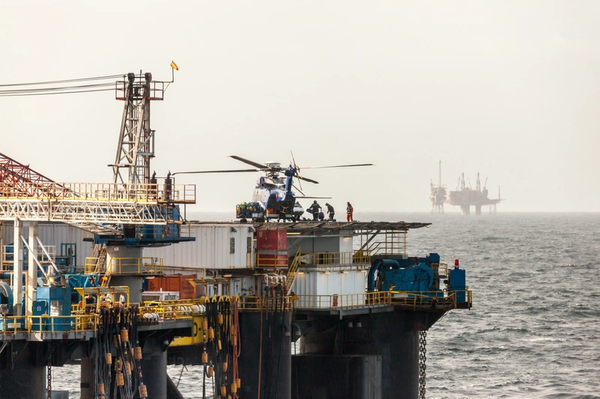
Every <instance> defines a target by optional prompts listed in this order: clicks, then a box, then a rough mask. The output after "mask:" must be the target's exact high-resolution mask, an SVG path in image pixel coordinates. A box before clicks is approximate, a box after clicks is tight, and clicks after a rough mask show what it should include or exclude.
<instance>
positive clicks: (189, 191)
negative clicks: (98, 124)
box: [0, 182, 196, 204]
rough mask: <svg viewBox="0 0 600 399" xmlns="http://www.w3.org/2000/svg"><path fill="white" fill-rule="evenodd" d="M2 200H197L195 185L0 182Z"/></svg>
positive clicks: (191, 201) (179, 201) (169, 201)
mask: <svg viewBox="0 0 600 399" xmlns="http://www.w3.org/2000/svg"><path fill="white" fill-rule="evenodd" d="M0 198H1V199H23V198H36V199H54V200H76V201H82V200H85V201H98V202H114V201H129V202H148V203H163V202H164V203H188V204H193V203H195V202H196V186H195V185H194V184H124V183H54V182H53V183H44V185H43V187H40V185H39V184H36V183H34V182H31V183H30V182H20V183H19V184H18V185H14V184H7V183H3V184H0Z"/></svg>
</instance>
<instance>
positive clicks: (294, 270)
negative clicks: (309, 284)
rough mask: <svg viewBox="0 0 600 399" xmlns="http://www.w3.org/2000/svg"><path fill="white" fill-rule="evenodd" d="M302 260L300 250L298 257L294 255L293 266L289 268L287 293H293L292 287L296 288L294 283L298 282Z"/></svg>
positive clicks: (297, 252) (297, 253)
mask: <svg viewBox="0 0 600 399" xmlns="http://www.w3.org/2000/svg"><path fill="white" fill-rule="evenodd" d="M301 259H302V256H301V250H300V248H298V250H297V251H296V255H294V259H292V264H291V265H290V267H289V268H288V272H287V277H286V281H287V292H288V293H289V292H291V291H292V287H293V286H294V281H296V276H297V275H298V268H299V267H300V260H301Z"/></svg>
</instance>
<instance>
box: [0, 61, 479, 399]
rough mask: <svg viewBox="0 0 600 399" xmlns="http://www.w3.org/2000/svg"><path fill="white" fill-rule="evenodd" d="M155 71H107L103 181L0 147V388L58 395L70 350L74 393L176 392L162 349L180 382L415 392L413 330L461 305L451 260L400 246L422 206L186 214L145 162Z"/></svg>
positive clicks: (161, 396)
mask: <svg viewBox="0 0 600 399" xmlns="http://www.w3.org/2000/svg"><path fill="white" fill-rule="evenodd" d="M167 83H168V82H167ZM164 84H165V82H160V81H155V80H153V79H152V75H151V74H149V73H146V74H143V73H141V72H140V74H139V75H136V74H133V73H130V74H127V75H124V77H123V80H122V81H119V82H117V85H116V98H117V99H118V100H121V101H124V103H125V106H124V112H123V119H122V124H121V131H120V135H119V145H118V147H117V156H116V158H115V162H114V163H113V164H111V165H110V166H111V167H112V170H113V181H112V183H57V182H55V181H53V180H51V179H49V178H47V177H45V176H43V175H42V174H40V173H38V172H35V171H34V170H32V169H31V168H30V167H29V166H25V165H23V164H21V163H19V162H17V161H15V160H14V159H12V158H10V157H8V156H5V155H0V179H1V181H0V220H1V221H2V222H3V224H2V225H0V250H1V251H2V253H0V259H1V262H0V266H1V270H0V397H9V398H18V399H21V398H34V399H39V398H42V397H46V398H57V397H60V398H64V397H68V393H67V396H65V395H64V392H60V394H61V396H57V394H59V393H58V392H56V391H53V389H52V388H53V384H52V370H53V368H54V367H61V366H63V365H65V364H67V363H69V362H78V363H79V364H80V365H81V366H80V367H81V369H80V392H81V396H80V397H81V398H82V399H119V398H123V399H124V398H127V399H133V398H140V399H141V398H152V399H182V396H181V394H180V393H179V392H178V390H177V386H176V384H175V383H174V382H173V381H171V379H170V378H169V376H168V375H167V372H166V366H167V365H168V364H178V365H183V366H185V365H201V366H203V367H202V368H201V372H200V374H199V375H197V376H196V378H195V380H196V381H198V386H199V388H198V390H199V391H198V392H197V393H196V396H198V397H199V396H200V395H202V397H206V398H208V397H210V398H214V399H216V398H222V399H225V398H232V399H238V398H248V399H250V398H251V399H255V398H258V399H271V398H282V399H291V398H294V399H302V398H337V397H344V398H355V399H367V398H369V399H379V398H406V399H415V398H424V397H425V392H426V364H425V359H426V343H427V330H428V329H429V328H430V327H431V326H432V325H433V324H434V323H435V322H437V321H438V320H439V319H440V318H441V317H442V316H443V315H444V314H445V313H446V312H449V311H451V310H454V309H469V308H470V307H471V306H472V294H471V291H470V290H469V288H468V286H467V285H466V272H465V270H464V269H462V268H460V265H459V262H458V260H456V261H455V262H454V263H453V264H451V265H448V264H447V263H445V262H443V261H442V260H441V257H440V256H439V255H438V254H437V253H433V252H432V253H427V254H421V255H413V256H409V254H408V253H407V234H408V232H409V231H410V230H411V229H417V228H422V227H425V226H427V225H429V223H410V222H404V221H398V222H376V221H373V222H337V221H315V222H313V221H302V222H283V223H275V222H263V221H252V222H248V223H242V222H189V221H187V220H186V219H185V216H184V215H182V212H181V209H180V206H186V205H188V204H193V203H195V201H196V190H195V186H192V185H180V184H175V181H174V179H173V178H172V176H171V175H170V174H167V175H166V177H164V178H157V177H156V175H155V174H154V173H153V174H150V171H151V169H150V160H151V159H152V158H153V157H154V130H152V129H151V128H150V103H151V102H152V101H156V100H162V99H163V95H164V89H165V87H164ZM159 179H160V181H159ZM82 232H86V234H82ZM172 244H178V245H172ZM56 248H60V253H58V254H57V253H56V252H57V251H56ZM82 258H84V259H85V261H84V262H83V264H81V259H82ZM183 273H186V274H185V275H184V274H183ZM173 282H175V284H172V283H173Z"/></svg>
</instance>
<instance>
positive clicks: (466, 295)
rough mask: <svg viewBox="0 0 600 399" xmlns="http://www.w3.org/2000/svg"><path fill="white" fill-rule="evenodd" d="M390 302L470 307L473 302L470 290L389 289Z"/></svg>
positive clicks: (415, 305) (409, 304) (394, 303)
mask: <svg viewBox="0 0 600 399" xmlns="http://www.w3.org/2000/svg"><path fill="white" fill-rule="evenodd" d="M390 293H391V297H390V299H391V303H392V304H393V305H405V306H413V307H417V306H437V305H440V306H449V307H452V308H457V307H469V308H470V307H471V306H472V304H473V293H472V291H471V290H469V289H466V290H457V291H449V292H448V291H427V292H404V291H390Z"/></svg>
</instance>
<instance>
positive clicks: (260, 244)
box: [256, 227, 287, 252]
mask: <svg viewBox="0 0 600 399" xmlns="http://www.w3.org/2000/svg"><path fill="white" fill-rule="evenodd" d="M256 250H257V251H258V252H261V251H263V250H264V251H287V229H286V228H285V227H278V228H269V229H261V230H258V232H257V233H256Z"/></svg>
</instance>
